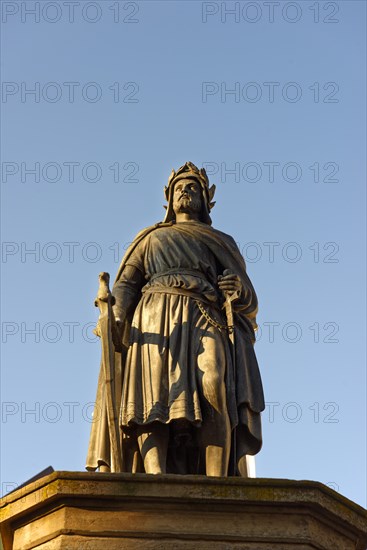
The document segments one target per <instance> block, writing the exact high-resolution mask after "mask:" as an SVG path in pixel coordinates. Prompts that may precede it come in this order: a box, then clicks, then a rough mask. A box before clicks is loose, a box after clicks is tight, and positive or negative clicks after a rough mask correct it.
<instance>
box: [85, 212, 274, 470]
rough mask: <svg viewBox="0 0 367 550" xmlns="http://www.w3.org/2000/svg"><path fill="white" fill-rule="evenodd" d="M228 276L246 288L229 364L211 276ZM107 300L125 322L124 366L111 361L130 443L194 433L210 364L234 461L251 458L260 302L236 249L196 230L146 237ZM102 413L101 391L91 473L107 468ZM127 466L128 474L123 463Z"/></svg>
mask: <svg viewBox="0 0 367 550" xmlns="http://www.w3.org/2000/svg"><path fill="white" fill-rule="evenodd" d="M132 267H133V268H135V273H136V274H137V276H135V277H130V278H129V277H127V276H126V273H131V268H132ZM225 269H229V270H230V271H231V272H233V273H236V274H237V275H239V276H240V278H241V281H242V286H243V293H242V295H241V297H240V299H239V300H238V301H237V302H235V303H234V310H235V344H236V345H235V361H233V356H232V355H231V350H230V345H229V339H228V333H227V331H226V330H224V329H220V328H218V327H220V326H222V325H225V324H226V319H225V316H224V314H223V310H222V309H221V306H222V303H223V295H222V293H221V292H220V291H219V289H218V286H217V277H218V275H221V274H222V273H223V271H224V270H225ZM113 294H114V296H115V298H116V306H115V311H116V314H117V315H118V316H119V317H122V318H123V320H124V344H125V350H126V352H127V355H126V359H125V358H124V353H123V354H122V355H123V356H122V361H121V357H117V359H118V362H117V364H118V365H120V364H121V363H122V370H124V376H123V380H124V381H123V384H122V388H121V387H117V388H116V392H117V394H118V395H117V399H118V398H119V395H121V393H122V399H121V426H122V430H123V433H124V437H125V438H127V439H129V438H130V439H131V438H132V439H134V430H135V428H136V427H137V426H138V425H143V424H148V423H150V422H153V421H158V422H162V423H164V424H170V425H171V426H172V425H176V424H177V425H181V424H182V421H185V423H186V425H187V423H189V424H190V425H191V426H193V427H194V428H195V429H196V428H197V429H200V425H201V422H202V418H203V415H205V414H206V405H205V400H204V399H203V396H202V395H201V394H200V383H199V382H200V380H199V377H200V374H201V370H200V365H201V364H202V363H203V362H205V363H206V364H208V362H209V363H211V365H212V367H213V368H215V365H216V364H218V362H221V363H223V362H224V363H225V386H226V402H227V410H228V415H229V419H230V423H231V427H232V428H233V429H234V428H236V430H235V433H236V445H235V446H234V447H235V448H236V460H237V461H238V460H239V459H240V458H241V457H242V456H244V455H245V454H256V453H257V452H258V451H259V450H260V448H261V443H262V439H261V421H260V412H261V411H262V410H263V409H264V398H263V391H262V385H261V378H260V373H259V369H258V365H257V361H256V357H255V353H254V350H253V342H254V327H256V312H257V298H256V294H255V291H254V289H253V287H252V284H251V282H250V280H249V278H248V276H247V274H246V267H245V263H244V260H243V258H242V256H241V254H240V252H239V250H238V248H237V246H236V244H235V242H234V240H233V239H232V238H231V237H230V236H228V235H226V234H224V233H222V232H219V231H217V230H215V229H213V228H212V227H210V226H209V225H207V224H204V223H201V222H183V223H179V224H174V223H168V224H157V225H156V226H154V227H152V228H148V229H147V230H144V231H143V232H141V233H140V234H139V235H138V236H137V238H136V239H135V240H134V242H133V243H132V245H131V247H130V249H129V250H128V251H127V253H126V255H125V257H124V259H123V261H122V264H121V266H120V269H119V272H118V275H117V278H116V282H115V285H114V288H113ZM203 310H204V311H205V312H206V315H205V314H203ZM208 318H210V319H212V320H214V321H215V323H214V324H217V326H213V323H212V322H210V320H208ZM125 350H124V351H125ZM232 353H233V351H232ZM116 355H120V354H116ZM118 377H119V373H117V378H118ZM99 383H101V382H99ZM118 385H119V383H118ZM103 407H105V405H104V392H103V389H101V388H99V393H98V392H97V401H96V410H98V413H99V415H100V417H101V418H100V419H99V420H98V421H96V422H95V423H93V425H92V433H91V440H90V448H89V453H88V459H87V468H88V469H96V468H97V467H98V466H99V465H100V464H107V465H108V464H109V443H108V431H106V429H107V423H106V418H105V416H106V415H103V414H101V411H103ZM180 423H181V424H180ZM194 431H195V430H194ZM186 433H187V430H186V432H185V434H186ZM175 435H176V433H175ZM125 464H126V469H127V470H131V465H128V461H125ZM190 473H195V472H192V471H191V472H190Z"/></svg>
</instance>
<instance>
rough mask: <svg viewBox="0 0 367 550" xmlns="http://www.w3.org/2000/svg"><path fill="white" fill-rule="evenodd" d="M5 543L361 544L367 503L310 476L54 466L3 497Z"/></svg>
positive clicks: (72, 546)
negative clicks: (109, 471)
mask: <svg viewBox="0 0 367 550" xmlns="http://www.w3.org/2000/svg"><path fill="white" fill-rule="evenodd" d="M1 535H2V539H3V544H4V550H30V549H37V550H104V549H108V550H121V549H124V550H130V549H136V548H138V549H139V550H158V549H160V550H161V549H175V550H188V549H192V548H195V549H203V550H204V549H205V550H208V548H210V549H211V550H219V549H220V550H224V549H225V550H230V549H232V548H233V549H241V550H290V549H297V550H306V549H311V548H312V549H313V550H314V549H315V548H317V549H322V550H349V549H350V550H352V549H353V550H356V549H357V550H365V549H366V546H367V512H366V511H365V510H364V509H363V508H361V507H360V506H358V505H357V504H355V503H354V502H351V501H350V500H348V499H346V498H345V497H343V496H341V495H340V494H338V493H336V492H335V491H333V490H332V489H329V488H328V487H326V486H324V485H322V484H321V483H317V482H313V481H291V480H282V479H242V478H208V477H203V476H177V475H164V476H152V475H145V474H103V473H87V472H86V473H80V472H54V473H52V474H50V475H48V476H46V477H44V478H41V479H39V480H38V481H35V482H33V483H30V484H28V485H26V486H25V487H23V488H21V489H18V490H16V491H14V492H13V493H11V494H9V495H8V496H6V497H4V498H3V499H2V501H1Z"/></svg>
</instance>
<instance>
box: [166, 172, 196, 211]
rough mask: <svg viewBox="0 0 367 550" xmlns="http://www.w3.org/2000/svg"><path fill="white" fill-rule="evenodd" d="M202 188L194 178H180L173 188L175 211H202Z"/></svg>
mask: <svg viewBox="0 0 367 550" xmlns="http://www.w3.org/2000/svg"><path fill="white" fill-rule="evenodd" d="M201 202H202V196H201V188H200V184H199V183H198V182H197V181H196V180H194V179H192V180H191V179H183V180H179V181H178V182H177V183H176V184H175V187H174V189H173V211H174V212H175V214H177V213H178V212H186V213H194V212H195V213H197V212H200V211H201Z"/></svg>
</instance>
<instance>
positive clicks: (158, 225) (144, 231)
mask: <svg viewBox="0 0 367 550" xmlns="http://www.w3.org/2000/svg"><path fill="white" fill-rule="evenodd" d="M170 226H172V222H168V223H165V222H157V223H155V224H154V225H150V226H149V227H145V228H144V229H142V230H141V231H139V233H138V234H137V235H136V237H135V238H134V240H133V241H132V243H131V245H134V247H135V246H136V245H137V244H138V243H139V242H140V241H142V240H143V239H144V238H145V237H147V236H148V235H150V234H151V233H153V231H156V230H157V229H160V228H162V227H170Z"/></svg>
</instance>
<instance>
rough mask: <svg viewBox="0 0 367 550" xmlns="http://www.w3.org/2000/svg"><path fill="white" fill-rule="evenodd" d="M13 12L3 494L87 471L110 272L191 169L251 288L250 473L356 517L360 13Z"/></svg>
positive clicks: (342, 7) (357, 9)
mask: <svg viewBox="0 0 367 550" xmlns="http://www.w3.org/2000/svg"><path fill="white" fill-rule="evenodd" d="M1 8H2V54H1V63H2V80H3V84H2V103H1V110H2V122H1V131H2V151H1V152H2V164H1V167H2V180H1V189H2V241H3V244H2V288H1V304H2V365H1V398H2V417H1V432H2V441H1V443H2V445H1V482H2V486H1V490H2V494H4V493H6V492H7V491H9V490H10V489H12V488H14V487H15V486H16V484H19V483H21V482H23V481H25V480H27V479H28V478H30V477H31V476H33V475H34V474H36V473H37V472H39V471H40V470H42V469H43V468H45V467H46V466H48V465H52V466H53V467H54V469H58V470H83V468H84V463H85V456H86V452H87V445H88V438H89V432H90V421H91V412H92V403H93V401H94V398H95V391H96V386H97V376H98V370H99V360H100V344H99V342H98V341H96V338H95V337H94V335H93V334H92V326H93V324H94V323H95V322H96V319H97V310H96V308H95V307H94V305H93V302H94V298H95V294H96V291H97V286H98V273H99V272H100V271H108V272H110V273H111V278H114V276H115V273H116V271H117V267H118V262H119V261H120V258H121V256H122V254H123V252H124V249H125V248H126V246H127V243H129V242H130V241H131V240H132V239H133V237H134V235H135V234H136V233H137V232H138V231H139V230H140V229H142V228H143V227H146V226H148V225H151V224H152V223H155V222H157V221H160V220H162V217H163V215H164V211H163V208H162V205H163V203H164V197H163V187H164V185H165V184H166V183H167V179H168V176H169V174H170V172H171V169H172V168H173V167H174V168H178V167H179V166H181V165H182V164H184V162H185V161H187V160H191V161H192V162H194V163H195V164H197V165H199V166H206V167H207V170H208V174H209V176H210V179H211V182H212V183H215V184H216V186H217V192H216V201H217V204H216V206H215V208H214V210H213V212H212V218H213V225H214V227H216V228H218V229H220V230H222V231H224V232H226V233H229V234H231V235H232V236H233V237H234V238H235V240H236V241H237V242H238V244H239V246H240V249H241V251H242V253H243V255H244V256H245V259H246V261H247V266H248V272H249V275H250V278H251V279H252V281H253V284H254V286H255V288H256V290H257V293H258V296H259V302H260V310H259V324H260V332H259V339H258V342H257V343H256V352H257V356H258V360H259V364H260V368H261V373H262V377H263V383H264V390H265V397H266V402H267V407H266V410H265V412H264V414H263V430H264V446H263V449H262V451H261V453H260V454H259V455H258V456H257V458H256V465H257V475H258V477H269V478H289V479H310V480H317V481H321V482H323V483H326V484H329V485H330V486H331V487H333V488H334V489H336V490H337V491H339V492H341V493H342V494H344V495H345V496H347V497H349V498H351V499H353V500H355V501H356V502H358V503H359V504H362V505H366V371H365V334H366V323H365V321H366V318H365V303H366V300H365V278H366V271H365V176H366V174H365V151H366V140H365V125H366V124H365V122H366V111H365V97H366V81H365V61H366V60H365V33H366V25H365V21H366V3H365V2H364V1H338V2H324V1H316V2H315V1H307V0H301V1H297V2H283V1H278V2H266V1H256V2H200V1H185V2H183V1H176V0H175V1H161V2H158V1H154V0H149V1H139V2H124V1H114V0H103V1H101V0H100V1H98V2H92V1H91V2H85V1H84V0H78V2H66V1H63V0H56V1H55V0H54V1H52V2H51V1H43V0H42V1H40V2H33V1H27V2H19V1H2V2H1ZM32 90H33V92H32ZM32 171H33V172H32ZM32 250H33V253H32ZM32 331H33V332H32Z"/></svg>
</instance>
